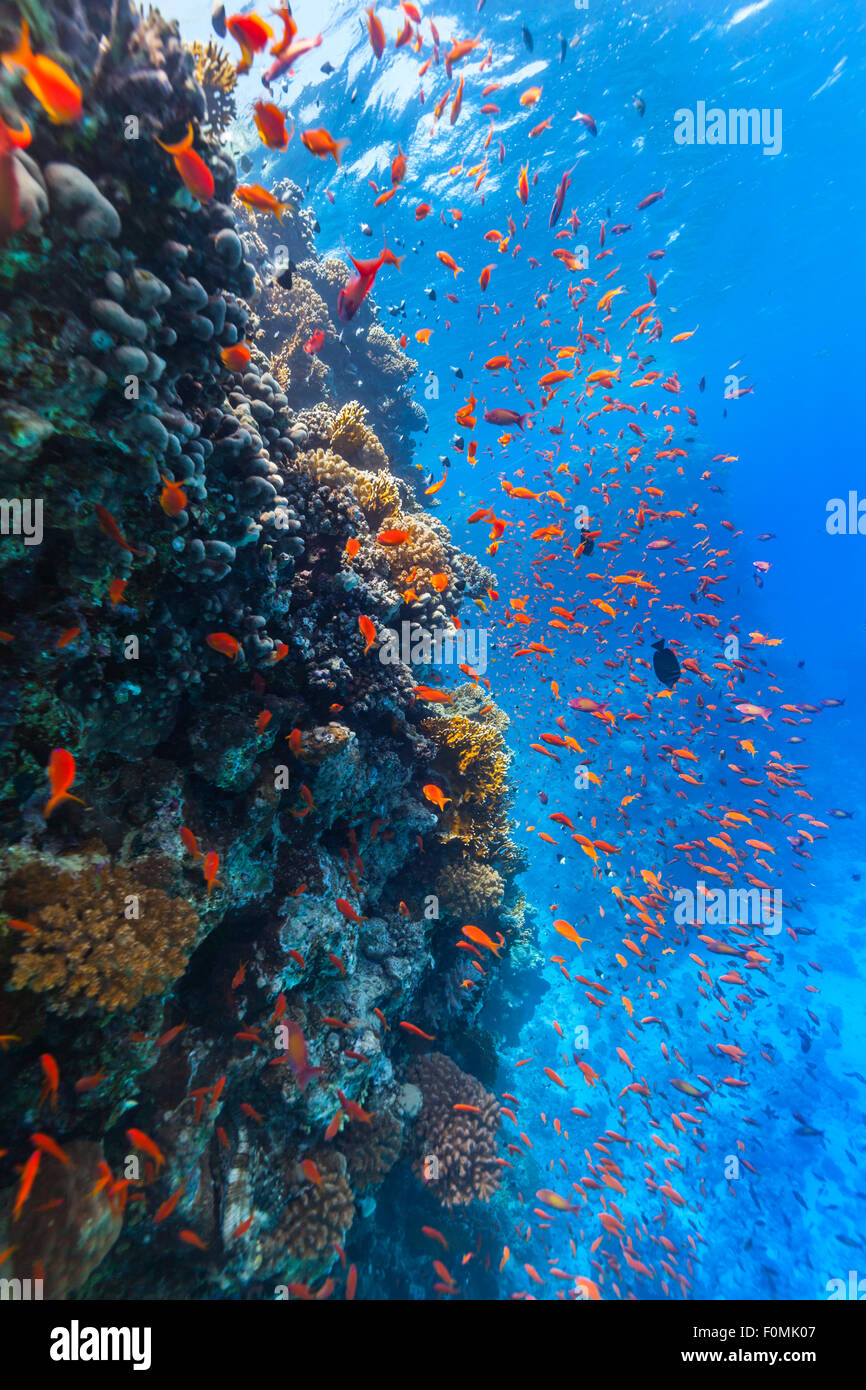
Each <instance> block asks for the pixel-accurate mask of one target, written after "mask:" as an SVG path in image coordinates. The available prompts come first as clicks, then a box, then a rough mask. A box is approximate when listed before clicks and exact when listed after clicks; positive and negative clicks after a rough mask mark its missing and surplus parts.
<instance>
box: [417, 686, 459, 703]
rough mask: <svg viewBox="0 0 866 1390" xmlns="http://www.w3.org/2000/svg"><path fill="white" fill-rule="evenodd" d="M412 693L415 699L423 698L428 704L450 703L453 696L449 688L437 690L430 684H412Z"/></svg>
mask: <svg viewBox="0 0 866 1390" xmlns="http://www.w3.org/2000/svg"><path fill="white" fill-rule="evenodd" d="M412 694H413V695H414V696H415V699H416V700H425V701H426V702H427V704H430V705H450V704H453V703H454V696H453V694H452V693H451V691H450V690H437V689H436V688H435V687H434V686H432V685H413V686H412Z"/></svg>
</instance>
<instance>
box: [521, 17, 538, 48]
mask: <svg viewBox="0 0 866 1390" xmlns="http://www.w3.org/2000/svg"><path fill="white" fill-rule="evenodd" d="M521 32H522V34H523V42H524V43H525V44H526V47H527V48H528V49H529V51H530V53H531V52H532V50H533V48H534V47H535V45H534V44H533V42H532V35H531V34H530V32H529V30H528V29H527V27H526V25H525V24H524V26H523V29H522V31H521Z"/></svg>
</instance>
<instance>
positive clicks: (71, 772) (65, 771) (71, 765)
mask: <svg viewBox="0 0 866 1390" xmlns="http://www.w3.org/2000/svg"><path fill="white" fill-rule="evenodd" d="M48 781H49V784H50V786H51V797H50V799H49V800H48V801H47V802H46V804H45V809H44V810H43V812H42V815H43V816H44V818H45V820H47V819H48V817H49V816H50V815H51V813H52V812H53V811H54V810H56V808H57V807H58V806H59V805H60V803H61V802H62V801H78V802H79V803H80V804H81V805H82V806H83V805H84V802H83V801H82V800H81V797H80V796H73V795H72V794H71V792H70V791H69V788H70V787H71V786H72V783H73V782H74V781H75V759H74V758H73V756H72V754H71V753H69V752H68V751H67V750H66V749H65V748H55V749H54V752H53V753H52V754H51V757H50V758H49V759H48Z"/></svg>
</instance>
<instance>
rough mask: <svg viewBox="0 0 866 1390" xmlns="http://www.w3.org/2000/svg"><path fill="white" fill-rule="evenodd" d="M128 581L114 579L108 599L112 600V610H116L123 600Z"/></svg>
mask: <svg viewBox="0 0 866 1390" xmlns="http://www.w3.org/2000/svg"><path fill="white" fill-rule="evenodd" d="M128 582H129V581H128V580H127V579H112V581H111V583H110V584H109V586H108V597H109V598H110V599H111V606H112V608H116V607H117V605H118V604H119V603H120V600H121V599H122V598H123V591H124V589H125V588H126V586H127V584H128Z"/></svg>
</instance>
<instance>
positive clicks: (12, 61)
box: [2, 19, 33, 72]
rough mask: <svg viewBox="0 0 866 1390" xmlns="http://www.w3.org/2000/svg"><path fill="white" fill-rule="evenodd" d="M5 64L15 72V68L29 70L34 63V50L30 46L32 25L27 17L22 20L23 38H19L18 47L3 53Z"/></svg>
mask: <svg viewBox="0 0 866 1390" xmlns="http://www.w3.org/2000/svg"><path fill="white" fill-rule="evenodd" d="M2 58H3V63H4V66H5V67H7V68H8V69H9V71H10V72H13V71H14V69H15V68H24V69H25V70H27V71H29V70H30V67H31V65H32V63H33V50H32V48H31V47H30V26H29V25H28V23H27V20H26V19H22V21H21V38H20V39H19V40H18V47H17V48H15V49H12V50H11V52H9V53H4V54H2Z"/></svg>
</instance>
